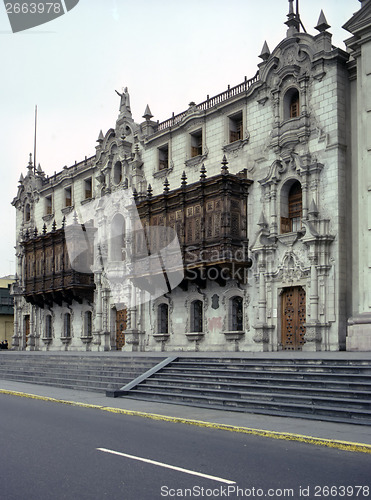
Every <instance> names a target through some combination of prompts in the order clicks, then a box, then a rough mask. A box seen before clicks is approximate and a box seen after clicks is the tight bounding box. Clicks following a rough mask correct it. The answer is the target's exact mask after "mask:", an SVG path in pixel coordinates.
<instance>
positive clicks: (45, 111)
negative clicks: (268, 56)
mask: <svg viewBox="0 0 371 500" xmlns="http://www.w3.org/2000/svg"><path fill="white" fill-rule="evenodd" d="M360 5H361V4H360V2H359V1H358V0H300V15H301V19H302V22H303V24H304V26H305V28H306V30H307V32H308V33H311V34H317V33H318V32H317V31H316V30H315V29H314V26H316V25H317V22H318V18H319V14H320V12H321V9H323V11H324V13H325V16H326V18H327V22H328V24H330V25H331V28H330V29H329V31H330V32H331V33H332V34H333V44H334V45H336V46H338V47H340V48H342V49H344V50H345V45H344V43H343V41H344V40H345V39H347V38H349V37H350V36H351V35H350V34H349V33H348V32H346V31H345V30H343V29H342V28H341V27H342V25H343V24H344V23H345V22H346V21H347V20H348V19H349V18H350V17H351V15H352V14H353V13H354V12H356V11H357V10H358V9H359V8H360ZM288 7H289V4H288V1H287V0H263V1H262V0H260V1H256V0H230V1H226V0H136V1H127V0H80V1H79V3H78V5H77V6H76V7H75V8H74V9H72V10H71V11H70V12H68V13H67V14H65V15H63V16H61V17H59V18H58V19H55V20H53V21H51V22H49V23H47V24H44V25H41V26H38V27H36V28H33V29H29V30H27V31H23V32H19V33H14V34H13V33H12V31H11V28H10V24H9V21H8V18H7V14H6V11H5V6H4V3H3V2H1V3H0V53H1V66H0V75H1V76H0V104H1V107H0V141H1V143H0V144H1V162H0V174H1V175H0V179H1V181H0V211H1V212H0V213H1V241H0V276H4V275H8V274H14V272H15V255H14V254H15V250H14V246H15V211H16V210H15V208H14V207H13V206H11V201H12V200H13V198H14V197H15V196H16V194H17V187H18V180H19V177H20V175H21V173H23V174H24V175H25V174H26V173H27V164H28V161H29V153H31V152H32V153H33V148H34V122H35V105H37V107H38V121H37V163H40V164H41V168H42V169H43V170H44V172H45V173H46V174H47V175H52V174H53V173H54V172H55V171H57V172H59V171H60V170H62V168H63V166H65V165H72V164H74V163H75V161H81V160H83V159H84V158H85V156H88V157H89V156H92V155H94V153H95V146H96V140H97V138H98V135H99V131H100V130H101V129H102V131H103V134H105V133H106V132H107V130H108V129H110V128H111V127H114V126H115V122H116V118H117V116H118V110H119V103H120V98H119V96H118V95H117V94H116V93H115V89H116V90H118V91H122V88H123V87H128V89H129V93H130V104H131V110H132V114H133V118H134V120H135V121H136V122H141V121H143V119H142V116H143V114H144V111H145V108H146V105H147V104H148V105H149V107H150V109H151V111H152V114H153V115H154V118H153V119H154V120H160V121H163V120H166V119H167V118H170V117H171V115H172V113H173V112H174V113H175V114H177V113H180V112H182V111H184V110H186V109H187V107H188V104H189V102H191V101H195V102H196V103H200V102H202V101H204V100H205V99H206V96H207V94H209V95H210V97H212V96H213V95H216V94H219V93H220V92H223V91H224V90H226V89H227V87H228V85H229V84H230V85H231V86H234V85H237V84H239V83H241V82H242V81H243V80H244V77H245V75H246V76H247V78H251V77H253V76H254V75H255V73H256V71H257V65H258V64H259V63H260V62H261V59H259V57H258V55H259V54H260V53H261V49H262V47H263V43H264V41H265V40H266V41H267V43H268V46H269V48H270V50H271V51H272V50H273V49H274V47H275V46H276V45H277V44H278V43H279V42H280V41H281V40H282V39H283V38H284V37H285V36H286V30H287V27H286V26H285V24H284V22H285V21H286V19H287V17H286V16H287V13H288Z"/></svg>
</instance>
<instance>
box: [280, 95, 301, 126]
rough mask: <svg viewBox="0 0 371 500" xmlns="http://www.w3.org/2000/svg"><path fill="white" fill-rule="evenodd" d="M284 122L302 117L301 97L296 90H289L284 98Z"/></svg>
mask: <svg viewBox="0 0 371 500" xmlns="http://www.w3.org/2000/svg"><path fill="white" fill-rule="evenodd" d="M283 102H284V120H289V119H290V118H298V117H299V116H300V95H299V91H298V89H296V88H291V89H289V90H288V91H287V92H286V94H285V97H284V100H283Z"/></svg>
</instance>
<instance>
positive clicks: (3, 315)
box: [0, 276, 14, 347]
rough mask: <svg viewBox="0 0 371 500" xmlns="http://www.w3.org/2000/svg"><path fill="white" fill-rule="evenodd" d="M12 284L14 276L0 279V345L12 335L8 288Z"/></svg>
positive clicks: (11, 307)
mask: <svg viewBox="0 0 371 500" xmlns="http://www.w3.org/2000/svg"><path fill="white" fill-rule="evenodd" d="M12 283H14V276H4V277H2V278H0V343H1V342H3V341H4V340H7V341H8V344H9V347H10V346H11V339H12V337H13V333H14V310H13V297H11V296H10V286H11V285H12Z"/></svg>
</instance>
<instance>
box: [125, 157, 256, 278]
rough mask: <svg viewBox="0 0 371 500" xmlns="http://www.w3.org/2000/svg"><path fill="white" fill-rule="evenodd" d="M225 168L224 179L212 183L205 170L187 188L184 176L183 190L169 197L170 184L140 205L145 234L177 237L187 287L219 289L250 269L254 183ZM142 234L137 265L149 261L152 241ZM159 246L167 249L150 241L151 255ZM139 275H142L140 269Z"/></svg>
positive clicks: (137, 237)
mask: <svg viewBox="0 0 371 500" xmlns="http://www.w3.org/2000/svg"><path fill="white" fill-rule="evenodd" d="M226 164H227V162H226V161H225V163H224V167H223V169H224V171H223V169H222V173H221V174H219V175H216V176H213V177H206V171H205V169H204V167H203V168H202V169H201V176H200V180H199V181H198V182H195V183H192V184H187V181H186V176H185V173H183V177H182V183H181V187H180V188H178V189H174V190H171V191H170V189H169V183H168V182H167V181H165V184H164V192H163V194H161V195H157V196H152V193H151V188H149V192H148V196H147V198H146V199H145V200H143V199H141V200H137V209H138V213H139V216H140V219H141V222H142V224H143V227H144V229H145V230H146V228H147V227H148V226H165V227H170V228H172V229H174V230H175V231H176V233H177V235H178V239H179V242H180V246H181V249H182V256H183V265H184V271H185V280H184V282H183V285H184V284H185V282H187V280H188V281H192V280H194V281H196V282H197V284H199V285H205V282H206V277H209V278H210V279H215V280H216V281H217V282H219V283H220V284H225V281H226V280H227V279H231V277H232V278H233V277H235V278H236V279H237V280H241V276H242V275H243V273H242V274H241V273H238V272H237V273H236V270H238V269H241V268H242V269H245V268H247V267H250V265H251V260H250V259H249V257H248V239H247V196H248V188H249V186H250V185H251V184H252V181H251V180H249V179H247V178H246V172H245V171H243V172H242V173H240V174H237V175H232V174H230V173H229V172H228V169H227V166H226ZM140 233H141V232H138V234H137V235H134V241H133V243H134V245H135V250H134V253H135V255H136V257H137V258H138V260H140V258H145V256H148V241H147V242H144V241H143V238H142V235H141V234H140ZM157 234H160V233H157ZM156 246H157V247H158V248H160V247H161V246H162V247H163V246H164V242H161V241H158V242H156V241H155V242H153V241H151V244H150V247H151V250H152V251H153V250H155V249H156ZM149 253H151V252H149ZM169 267H170V268H171V262H170V266H169ZM211 268H213V271H211ZM222 270H223V271H222ZM136 274H137V275H138V274H140V273H139V269H138V267H137V268H136ZM232 274H233V276H232Z"/></svg>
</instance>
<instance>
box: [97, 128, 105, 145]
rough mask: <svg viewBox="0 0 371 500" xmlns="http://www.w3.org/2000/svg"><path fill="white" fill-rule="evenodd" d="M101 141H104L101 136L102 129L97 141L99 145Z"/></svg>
mask: <svg viewBox="0 0 371 500" xmlns="http://www.w3.org/2000/svg"><path fill="white" fill-rule="evenodd" d="M103 141H104V136H103V132H102V130H101V131H100V132H99V135H98V139H97V142H99V145H101V144H102V142H103Z"/></svg>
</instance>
